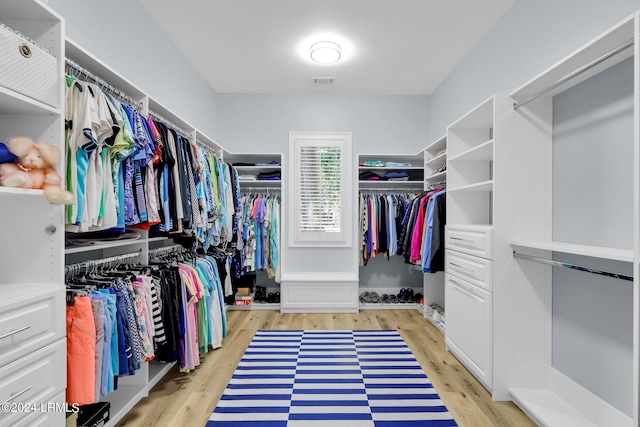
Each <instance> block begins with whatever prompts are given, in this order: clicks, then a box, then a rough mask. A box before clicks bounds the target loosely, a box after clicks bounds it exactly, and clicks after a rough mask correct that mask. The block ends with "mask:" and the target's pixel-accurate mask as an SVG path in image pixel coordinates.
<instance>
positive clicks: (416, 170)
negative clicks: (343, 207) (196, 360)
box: [358, 151, 424, 189]
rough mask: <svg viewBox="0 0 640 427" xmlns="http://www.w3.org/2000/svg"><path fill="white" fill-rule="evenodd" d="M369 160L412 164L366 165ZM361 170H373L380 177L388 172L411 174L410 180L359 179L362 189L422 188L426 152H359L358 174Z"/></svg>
mask: <svg viewBox="0 0 640 427" xmlns="http://www.w3.org/2000/svg"><path fill="white" fill-rule="evenodd" d="M367 161H383V162H394V163H406V164H410V165H411V166H364V165H363V164H364V162H367ZM361 172H373V173H375V174H377V175H379V176H380V177H384V175H385V174H386V173H387V172H406V173H407V174H409V180H408V181H388V180H379V181H373V180H362V179H361V180H359V181H358V184H359V186H360V189H365V188H372V189H375V188H379V187H385V188H386V187H390V188H395V187H398V188H399V189H401V188H414V187H415V188H417V189H422V187H423V179H424V154H423V152H422V151H421V152H419V153H417V154H359V155H358V174H360V173H361Z"/></svg>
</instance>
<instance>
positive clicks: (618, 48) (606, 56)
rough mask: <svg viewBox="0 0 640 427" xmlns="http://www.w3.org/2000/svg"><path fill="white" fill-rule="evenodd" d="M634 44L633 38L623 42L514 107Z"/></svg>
mask: <svg viewBox="0 0 640 427" xmlns="http://www.w3.org/2000/svg"><path fill="white" fill-rule="evenodd" d="M630 46H633V39H630V40H627V41H626V42H624V43H622V44H621V45H620V46H618V47H616V48H614V49H612V50H610V51H609V52H607V53H605V54H604V55H602V56H600V57H599V58H597V59H594V60H593V61H591V62H589V63H588V64H586V65H583V66H582V67H580V68H578V69H577V70H575V71H574V72H572V73H570V74H567V75H566V76H564V77H563V78H561V79H560V80H558V81H557V82H555V83H553V84H552V85H550V86H547V87H546V88H544V89H542V90H541V91H539V92H536V93H534V94H533V95H531V96H529V97H528V98H525V99H524V100H523V101H521V102H514V103H513V109H514V110H517V109H518V108H520V107H522V106H523V105H525V104H528V103H530V102H531V101H533V100H535V99H538V98H540V97H541V96H542V95H544V94H545V93H547V92H549V91H552V90H553V89H555V88H557V87H559V86H561V85H563V84H565V83H566V82H568V81H569V80H571V79H573V78H574V77H577V76H579V75H580V74H582V73H584V72H585V71H587V70H589V69H591V68H593V67H595V66H596V65H598V64H600V63H601V62H603V61H606V60H607V59H609V58H611V57H612V56H614V55H616V54H618V53H620V52H622V51H623V50H625V49H626V48H628V47H630Z"/></svg>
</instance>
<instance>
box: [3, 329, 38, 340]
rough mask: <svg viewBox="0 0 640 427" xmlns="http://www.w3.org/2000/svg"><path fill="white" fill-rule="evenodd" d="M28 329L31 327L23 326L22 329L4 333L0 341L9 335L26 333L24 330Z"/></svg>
mask: <svg viewBox="0 0 640 427" xmlns="http://www.w3.org/2000/svg"><path fill="white" fill-rule="evenodd" d="M29 328H31V326H24V327H22V328H20V329H16V330H15V331H11V332H7V333H6V334H4V335H0V340H1V339H2V338H7V337H10V336H11V335H15V334H17V333H18V332H22V331H26V330H27V329H29Z"/></svg>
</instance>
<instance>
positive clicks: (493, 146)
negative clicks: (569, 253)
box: [445, 94, 511, 391]
mask: <svg viewBox="0 0 640 427" xmlns="http://www.w3.org/2000/svg"><path fill="white" fill-rule="evenodd" d="M510 109H511V101H510V99H509V98H508V97H507V96H506V95H501V94H496V95H493V96H491V97H490V98H488V99H487V100H485V101H484V102H482V103H481V104H480V105H478V106H477V107H476V108H474V109H473V110H471V111H470V112H469V113H467V114H466V115H465V116H463V117H461V118H460V119H459V120H457V121H456V122H454V123H453V124H451V125H450V126H449V127H448V128H447V155H448V159H447V231H446V240H445V246H446V249H447V251H446V261H445V263H446V271H445V313H446V325H447V328H446V334H445V343H446V345H447V349H448V350H449V351H451V352H452V353H453V354H454V355H455V356H456V357H457V358H458V359H459V360H460V361H461V362H462V363H463V364H464V365H465V366H466V367H467V368H468V369H469V371H470V372H471V373H472V374H473V375H474V376H476V378H478V380H479V381H480V382H481V383H482V384H483V385H484V386H485V387H486V388H487V389H488V390H490V391H491V390H492V387H493V369H494V360H493V357H494V353H495V351H494V343H493V336H494V333H493V328H494V319H493V298H494V292H495V290H494V284H493V280H492V277H493V276H492V274H491V273H492V270H493V268H494V265H497V264H495V262H496V260H495V258H494V251H493V247H494V244H493V236H494V229H495V228H497V227H499V226H500V225H499V224H498V223H497V221H496V222H495V224H496V225H494V211H495V206H496V205H495V202H496V200H501V199H500V197H502V196H501V194H502V193H501V192H500V191H499V187H498V191H496V188H495V186H494V184H495V183H494V176H495V175H498V174H497V173H496V170H498V171H500V170H501V169H500V168H503V167H506V165H508V162H507V161H504V160H503V159H502V158H501V156H503V154H502V153H501V152H500V151H501V150H502V146H506V145H508V144H509V143H510V141H509V137H508V134H507V132H506V131H505V129H506V128H505V125H506V123H507V122H506V121H505V118H506V114H507V112H509V111H510Z"/></svg>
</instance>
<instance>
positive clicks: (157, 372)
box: [147, 361, 176, 390]
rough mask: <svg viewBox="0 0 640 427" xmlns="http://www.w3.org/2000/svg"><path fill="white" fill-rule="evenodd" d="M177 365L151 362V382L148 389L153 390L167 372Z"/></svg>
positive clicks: (174, 363)
mask: <svg viewBox="0 0 640 427" xmlns="http://www.w3.org/2000/svg"><path fill="white" fill-rule="evenodd" d="M175 365H176V362H171V363H160V362H155V361H151V362H149V382H148V383H147V384H148V387H149V390H151V389H152V388H153V387H154V386H155V385H156V384H158V382H159V381H160V380H161V379H162V377H164V376H165V375H166V374H167V372H169V371H170V370H171V368H173V367H174V366H175Z"/></svg>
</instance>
